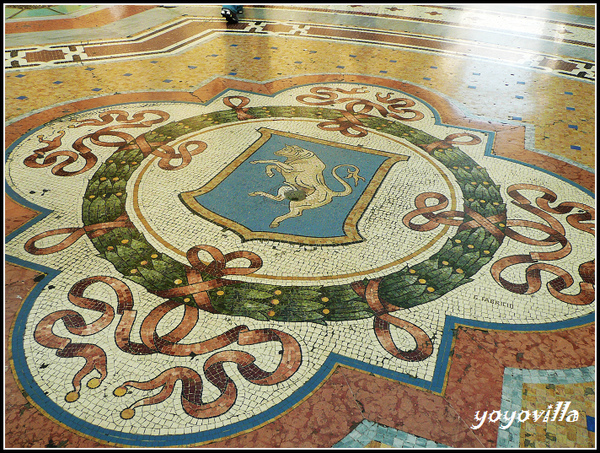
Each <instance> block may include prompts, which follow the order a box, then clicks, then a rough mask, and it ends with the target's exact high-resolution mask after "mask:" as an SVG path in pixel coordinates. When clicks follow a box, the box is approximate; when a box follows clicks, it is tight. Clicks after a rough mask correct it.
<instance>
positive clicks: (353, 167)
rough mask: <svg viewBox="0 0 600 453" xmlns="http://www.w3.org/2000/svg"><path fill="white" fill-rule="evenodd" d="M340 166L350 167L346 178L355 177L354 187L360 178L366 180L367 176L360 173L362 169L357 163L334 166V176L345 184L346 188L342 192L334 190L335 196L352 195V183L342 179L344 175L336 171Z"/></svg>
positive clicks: (332, 171)
mask: <svg viewBox="0 0 600 453" xmlns="http://www.w3.org/2000/svg"><path fill="white" fill-rule="evenodd" d="M340 167H347V168H348V174H347V175H346V176H345V178H346V179H350V178H352V179H354V187H356V186H357V185H358V180H359V179H362V180H363V181H365V178H363V177H362V176H360V175H359V172H360V169H359V168H358V167H357V166H356V165H352V164H340V165H336V166H335V167H333V170H331V174H332V175H333V177H334V178H335V179H337V180H338V181H339V182H340V183H341V184H342V185H343V186H344V190H343V191H341V192H333V193H332V195H333V196H334V197H345V196H346V195H350V194H351V193H352V187H351V186H350V184H348V183H347V182H346V181H344V180H343V179H342V177H341V176H339V175H338V174H337V173H336V170H337V169H338V168H340Z"/></svg>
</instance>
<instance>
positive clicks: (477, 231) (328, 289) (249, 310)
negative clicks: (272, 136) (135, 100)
mask: <svg viewBox="0 0 600 453" xmlns="http://www.w3.org/2000/svg"><path fill="white" fill-rule="evenodd" d="M236 98H239V97H236ZM226 99H227V101H228V103H229V104H228V105H230V104H231V101H230V100H229V98H226ZM226 104H227V103H226ZM230 106H231V107H233V108H232V109H230V110H221V111H216V112H211V113H206V114H201V115H197V116H193V117H190V118H187V119H184V120H180V121H176V122H171V123H169V124H166V125H164V126H160V127H158V128H156V129H154V130H152V131H150V132H147V133H145V134H142V135H141V136H139V137H138V138H136V140H135V141H134V142H130V143H128V144H126V145H123V146H121V147H120V148H119V149H117V151H115V152H114V153H113V155H112V156H111V157H110V158H109V159H108V160H107V161H106V162H104V163H103V164H102V165H101V166H100V168H99V169H98V170H97V171H96V172H95V173H94V175H93V176H92V178H91V180H90V182H89V184H88V186H87V189H86V192H85V195H84V202H83V208H82V214H83V221H84V224H85V226H86V227H92V226H94V225H105V224H111V223H114V222H117V224H118V222H119V221H125V224H123V226H116V227H114V228H111V229H109V230H108V231H105V232H104V234H101V235H90V234H88V236H89V237H90V239H91V241H92V242H93V244H94V246H95V247H96V249H97V250H98V251H99V252H100V254H101V256H103V257H104V258H105V259H107V260H108V261H110V262H111V263H112V264H113V265H114V266H115V267H116V269H117V270H118V271H119V272H120V273H122V274H123V275H124V276H125V277H126V278H128V279H130V280H132V281H134V282H136V283H139V284H141V285H142V286H144V287H145V288H146V289H147V290H148V291H149V292H151V293H153V294H157V295H159V296H161V297H165V298H169V299H173V300H175V301H176V302H178V303H181V304H187V305H192V306H196V307H198V308H201V309H205V310H207V311H211V312H216V313H221V314H226V315H230V316H248V317H251V318H254V319H257V320H275V321H284V322H300V321H309V322H315V323H319V324H326V323H327V322H331V321H347V320H353V319H363V318H368V317H372V316H374V315H375V312H374V311H373V308H372V307H371V306H369V304H368V302H367V301H366V299H365V297H364V289H365V288H366V287H367V285H368V284H369V281H370V280H369V279H363V280H361V281H359V282H355V283H352V284H342V285H331V286H280V285H270V284H264V283H255V282H245V281H244V282H242V281H235V280H234V279H235V276H232V277H230V278H226V279H222V278H221V277H222V276H223V272H222V270H223V266H224V264H223V263H221V266H220V267H219V265H215V263H217V261H219V260H217V259H216V258H215V256H214V254H213V253H212V252H211V254H213V258H215V261H213V263H212V265H206V264H204V263H202V262H200V260H199V259H198V256H197V254H198V252H199V250H201V249H202V250H205V251H214V245H212V244H208V247H205V248H200V249H195V250H193V251H192V255H194V256H193V257H192V256H191V255H190V253H188V259H189V260H190V262H191V264H193V263H192V261H194V262H196V264H199V266H198V265H196V266H194V265H192V267H191V268H190V266H186V265H185V264H183V263H181V262H179V261H177V260H174V259H173V258H171V257H169V256H168V255H166V254H164V253H161V252H159V251H158V250H156V249H155V248H154V247H153V246H152V245H151V244H150V243H149V242H148V241H147V240H146V239H145V237H144V236H143V234H142V233H140V232H139V231H138V230H137V229H136V228H135V226H133V224H132V223H131V222H129V221H128V215H127V213H126V198H127V194H126V186H127V182H128V180H129V178H130V177H131V176H132V174H133V173H134V172H135V170H136V168H138V166H139V164H140V162H141V161H142V160H143V159H145V158H146V157H147V156H149V155H150V154H152V153H154V154H155V155H159V156H162V157H161V159H163V160H161V162H163V163H164V165H165V168H167V169H168V167H169V165H170V164H169V159H171V158H172V157H173V154H171V155H165V152H164V150H165V149H168V148H169V146H168V144H169V143H172V142H173V141H175V140H177V139H178V138H179V137H181V136H183V135H187V134H189V133H190V132H194V131H200V130H202V129H204V128H207V127H210V126H213V125H214V124H217V123H218V124H221V123H232V122H236V121H245V120H248V119H275V118H287V119H289V118H310V119H319V120H323V121H329V122H331V121H334V122H335V121H338V122H339V121H341V120H343V117H344V115H343V114H344V112H343V111H341V110H338V109H328V108H323V107H304V106H300V107H294V106H262V107H245V108H244V109H243V113H242V114H240V110H241V106H238V107H237V108H236V107H234V106H233V105H230ZM360 117H361V118H360V124H361V126H363V127H364V129H365V130H369V129H373V130H377V131H378V132H381V133H385V134H389V135H392V136H395V137H398V138H401V139H404V140H407V141H408V142H410V143H412V144H413V145H416V146H418V147H420V148H421V149H423V150H425V151H426V152H428V153H429V154H430V155H431V156H432V157H433V158H434V159H436V160H437V161H438V162H440V163H441V164H442V165H443V166H444V167H445V168H447V169H448V170H449V171H450V172H451V173H452V174H453V176H454V177H455V178H456V181H457V183H458V185H459V187H460V189H461V191H462V194H463V199H464V202H463V206H464V212H456V211H451V212H446V213H442V214H443V215H441V216H437V219H438V220H439V219H440V218H441V217H444V218H445V219H446V220H447V221H448V219H451V218H452V219H454V223H452V224H453V225H457V226H458V230H457V233H456V234H455V235H454V236H453V237H451V238H449V239H448V240H447V241H446V243H445V244H444V245H443V247H442V248H441V249H440V250H439V251H438V252H436V253H434V254H433V255H432V256H430V257H429V258H428V259H426V260H424V261H422V262H420V263H418V264H416V265H414V266H407V267H405V268H403V269H401V270H400V271H397V272H393V273H391V274H389V275H387V276H385V277H383V278H381V279H379V280H380V281H378V296H379V298H380V299H381V300H382V301H385V306H386V311H388V312H391V311H395V310H398V309H403V308H410V307H414V306H417V305H421V304H424V303H427V302H430V301H433V300H435V299H438V298H439V297H441V296H443V295H444V294H446V293H448V292H449V291H452V290H453V289H455V288H457V287H459V286H461V285H463V284H465V283H468V282H469V281H471V278H470V277H472V276H473V275H475V274H476V273H477V272H478V271H479V270H480V269H481V268H482V267H483V266H484V265H485V264H486V263H488V262H489V261H490V260H491V259H492V257H493V255H494V253H495V251H496V250H497V249H498V247H499V246H500V244H501V243H502V238H503V236H504V234H503V232H504V228H505V226H506V205H505V203H504V201H503V200H502V197H501V195H500V191H499V186H498V185H496V184H495V183H494V182H493V181H492V180H491V178H490V176H489V174H488V173H487V171H486V170H485V168H483V167H481V166H480V165H478V164H477V163H476V162H475V161H474V160H473V159H472V158H471V157H470V156H468V155H467V154H466V153H464V152H463V151H462V150H461V149H460V148H459V147H458V145H461V144H462V145H465V144H475V141H476V140H479V139H478V138H477V137H475V136H474V135H472V134H467V133H459V134H452V135H450V136H448V137H446V138H445V139H442V140H440V139H439V138H436V137H434V136H432V135H430V134H428V133H425V132H423V131H420V130H418V129H416V128H414V127H412V126H410V125H408V124H407V123H406V122H400V121H392V120H390V119H388V118H379V117H376V116H371V115H360ZM464 136H468V137H470V140H471V142H464V141H462V140H460V137H464ZM140 144H142V145H140ZM171 149H172V148H171ZM200 151H201V150H200ZM179 157H180V156H179ZM159 165H161V164H160V163H159ZM438 203H439V205H440V206H441V204H442V203H443V201H442V200H438ZM426 211H429V212H426ZM431 211H432V210H431V209H425V210H423V212H422V215H423V216H424V217H425V218H427V219H429V220H430V221H431V220H432V219H433V217H434V216H433V214H431ZM458 218H460V220H457V219H458ZM433 220H435V219H433ZM216 253H219V252H218V251H217V252H216ZM229 258H231V257H229ZM249 259H250V258H249ZM222 260H223V256H221V261H222ZM250 260H251V261H252V259H250ZM225 261H226V260H225ZM251 267H252V264H251ZM192 269H193V271H194V272H192V275H194V279H195V281H192V279H190V275H191V274H190V270H192ZM198 280H199V281H202V282H204V283H205V285H204V288H208V289H205V290H203V291H202V292H203V293H205V294H204V295H203V300H204V301H205V302H204V304H199V303H198V297H197V294H198V291H197V290H194V288H195V283H197V281H198ZM211 281H212V282H213V283H214V284H213V285H211V284H210V283H209V282H211ZM211 286H212V288H211ZM196 287H197V285H196ZM361 288H362V289H361ZM195 296H196V297H195ZM207 297H208V301H209V303H206V299H207Z"/></svg>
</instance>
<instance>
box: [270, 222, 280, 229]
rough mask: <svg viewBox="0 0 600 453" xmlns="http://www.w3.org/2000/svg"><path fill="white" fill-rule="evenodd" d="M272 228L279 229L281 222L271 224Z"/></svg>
mask: <svg viewBox="0 0 600 453" xmlns="http://www.w3.org/2000/svg"><path fill="white" fill-rule="evenodd" d="M269 226H270V227H271V228H277V227H278V226H279V222H271V225H269Z"/></svg>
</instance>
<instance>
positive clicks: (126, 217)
mask: <svg viewBox="0 0 600 453" xmlns="http://www.w3.org/2000/svg"><path fill="white" fill-rule="evenodd" d="M323 80H324V81H323V83H311V84H304V85H302V84H301V85H296V84H290V85H288V87H285V88H284V87H281V88H279V89H277V90H273V91H272V92H269V91H267V90H263V91H260V90H258V89H256V90H252V89H249V90H241V89H237V88H236V89H234V88H228V89H225V90H219V91H218V92H217V93H215V94H214V95H213V96H211V97H210V99H209V100H207V101H206V102H183V101H178V100H162V101H157V102H152V103H142V102H135V101H132V102H127V103H113V104H110V105H106V104H104V105H102V106H97V107H93V108H88V109H87V110H82V111H77V112H76V113H71V114H68V115H67V116H62V117H57V118H55V119H52V120H51V121H49V122H44V123H43V124H40V125H39V127H37V128H35V129H33V130H30V131H29V132H27V133H26V134H25V135H23V136H22V137H21V138H20V139H18V140H17V141H15V142H14V143H13V144H12V145H11V146H10V148H9V149H8V150H7V161H6V178H7V184H8V189H7V190H8V191H10V193H11V194H12V195H13V196H14V198H15V199H17V200H19V201H20V202H21V203H22V204H24V205H27V206H30V207H34V208H35V209H37V210H38V211H39V212H40V213H41V214H40V216H38V217H37V218H36V220H35V221H34V222H31V223H30V224H27V225H26V226H25V227H23V228H21V229H19V230H18V231H16V232H15V233H14V234H12V235H11V236H9V238H8V242H7V244H6V253H7V257H8V259H9V260H11V261H12V262H14V263H16V264H24V265H27V266H29V267H32V268H34V269H37V270H40V271H43V272H44V273H45V274H46V277H44V278H43V280H42V281H41V282H40V284H39V285H38V287H36V289H35V291H34V292H32V293H31V294H30V296H29V298H28V299H27V301H25V303H24V304H23V307H22V309H21V311H20V312H19V315H18V318H17V321H16V322H15V325H14V328H13V342H12V345H11V347H12V354H13V360H14V363H15V367H14V369H15V373H16V375H17V379H18V381H19V383H20V385H21V386H22V388H23V390H24V391H25V392H26V393H27V394H28V395H29V397H30V398H31V400H32V401H33V402H34V403H35V404H36V405H37V406H38V407H39V408H40V409H41V410H42V411H43V412H45V413H46V414H48V415H49V416H50V417H52V418H55V419H57V420H60V423H61V424H64V425H65V426H67V427H68V428H70V429H73V430H76V431H78V432H80V433H82V434H84V435H86V436H89V437H92V438H94V439H98V440H100V441H102V442H107V443H111V444H116V445H122V446H138V447H139V446H144V445H148V444H150V445H152V446H182V445H191V444H201V443H203V442H209V441H212V440H215V439H220V438H224V437H228V436H232V435H235V434H238V433H240V432H243V431H247V430H251V429H253V428H256V427H258V426H261V425H263V424H265V423H267V422H268V421H270V420H272V419H274V418H276V417H278V416H279V415H281V414H284V413H285V412H286V411H289V410H290V409H291V408H293V407H295V406H296V405H298V404H299V403H300V402H301V401H302V400H303V399H305V398H306V397H308V396H309V395H310V394H311V392H313V391H314V390H315V389H317V388H318V387H319V385H320V384H321V383H322V382H323V381H324V380H325V379H326V378H327V376H328V375H329V374H330V373H331V371H332V370H333V369H334V367H335V365H336V364H337V363H345V364H346V365H349V366H352V367H355V368H358V369H361V370H366V371H370V372H373V373H375V374H379V375H384V376H386V377H389V378H391V379H396V380H399V381H402V382H407V383H410V384H413V385H415V386H418V387H422V388H425V389H430V390H431V391H436V392H441V390H442V387H443V378H444V373H445V367H446V366H447V364H448V360H449V357H448V348H447V347H446V346H447V344H449V342H451V341H452V332H451V331H449V330H448V329H447V328H446V327H447V320H448V319H450V318H452V319H463V320H472V321H473V322H477V323H495V324H509V325H519V326H527V325H531V326H539V325H542V324H545V323H561V322H569V323H571V325H577V323H578V319H580V318H581V319H585V320H586V321H585V322H589V316H590V314H592V313H593V311H594V306H595V304H594V303H593V302H594V300H595V291H594V287H593V283H594V272H595V268H594V235H593V233H594V231H593V222H594V219H595V217H594V208H593V207H594V197H593V194H592V193H591V192H590V191H589V190H587V189H585V188H583V187H580V186H577V185H575V184H574V183H572V182H570V181H567V180H565V179H563V178H561V177H558V176H556V175H554V174H552V173H549V172H548V171H543V170H540V169H539V168H536V167H533V166H527V165H524V164H521V163H518V162H516V161H513V160H511V159H508V158H504V157H500V156H499V155H498V154H501V153H500V152H499V151H501V150H499V149H498V146H499V145H498V141H497V137H496V133H495V132H493V131H492V130H491V129H485V128H481V129H478V128H476V127H466V126H464V125H461V124H458V123H456V124H455V123H452V122H448V121H446V120H445V119H443V118H442V117H441V116H440V113H439V111H438V108H439V106H437V105H433V104H431V103H430V102H429V101H428V100H427V99H429V98H428V97H427V96H425V94H426V91H425V90H423V89H421V88H419V89H417V87H414V86H411V85H408V84H404V85H403V86H404V87H405V88H406V89H402V88H401V87H400V84H395V85H392V84H389V86H387V85H384V84H383V83H382V84H369V83H358V82H348V81H343V80H342V81H333V80H331V78H326V77H324V79H323ZM257 86H258V85H257ZM419 92H420V93H423V95H417V94H416V93H419ZM499 161H502V165H498V162H499ZM34 174H35V175H36V177H35V178H33V177H31V175H34ZM40 174H43V175H44V177H43V178H41V177H40ZM557 194H559V195H557ZM582 322H583V321H582ZM536 328H537V327H536ZM15 338H18V339H19V340H18V341H15V340H14V339H15Z"/></svg>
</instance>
